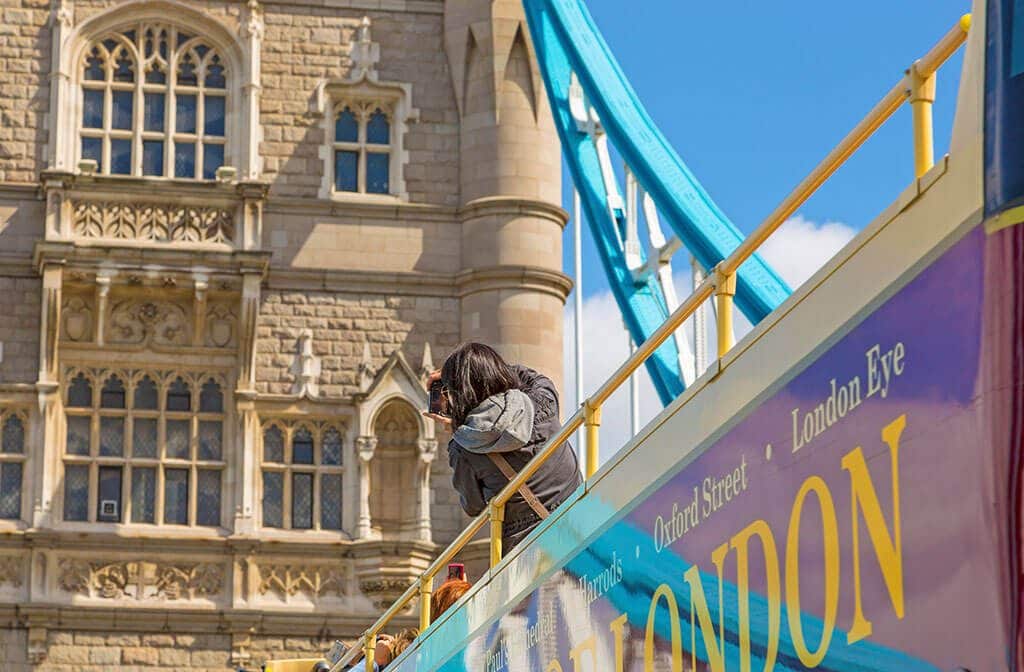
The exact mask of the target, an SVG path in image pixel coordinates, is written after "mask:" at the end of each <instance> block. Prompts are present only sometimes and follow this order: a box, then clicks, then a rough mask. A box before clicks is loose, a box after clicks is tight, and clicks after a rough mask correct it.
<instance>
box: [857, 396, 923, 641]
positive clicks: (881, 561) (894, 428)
mask: <svg viewBox="0 0 1024 672" xmlns="http://www.w3.org/2000/svg"><path fill="white" fill-rule="evenodd" d="M906 426H907V416H906V414H903V415H901V416H900V417H898V418H896V419H895V420H893V421H892V422H891V423H889V424H888V425H886V426H885V427H884V428H882V440H883V441H885V443H886V444H888V446H889V459H890V462H891V465H892V535H890V534H889V529H888V528H887V527H886V525H885V518H884V516H883V515H882V507H881V506H880V505H879V502H878V493H877V492H875V486H874V483H872V482H871V473H870V472H869V471H868V466H867V463H866V462H865V460H864V451H863V450H861V448H860V447H859V446H858V447H857V448H855V449H854V450H852V451H851V452H849V453H847V454H846V455H845V456H843V460H842V466H843V469H844V470H846V471H848V472H850V508H851V511H852V514H853V625H852V626H851V627H850V631H849V632H848V633H846V641H847V642H849V643H850V644H853V643H854V642H857V641H860V640H862V639H864V638H865V637H867V636H869V635H870V634H871V621H869V620H868V619H867V618H865V617H864V609H863V606H862V603H861V581H860V534H859V529H858V525H857V507H858V505H859V506H860V510H861V513H862V514H863V515H864V524H865V526H866V527H867V528H868V535H869V536H870V538H871V546H872V548H874V549H875V557H876V558H877V559H878V566H879V567H880V568H881V569H882V577H883V578H884V579H885V587H886V588H887V589H888V591H889V599H890V600H892V607H893V611H895V612H896V618H903V544H902V542H901V537H900V483H899V473H900V472H899V449H900V436H901V435H902V434H903V430H904V428H905V427H906Z"/></svg>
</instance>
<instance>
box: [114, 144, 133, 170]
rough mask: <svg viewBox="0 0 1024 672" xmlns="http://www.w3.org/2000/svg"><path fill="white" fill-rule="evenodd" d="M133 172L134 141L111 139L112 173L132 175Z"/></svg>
mask: <svg viewBox="0 0 1024 672" xmlns="http://www.w3.org/2000/svg"><path fill="white" fill-rule="evenodd" d="M131 173H132V141H131V140H118V139H114V138H111V140H110V174H111V175H131Z"/></svg>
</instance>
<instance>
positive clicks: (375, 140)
mask: <svg viewBox="0 0 1024 672" xmlns="http://www.w3.org/2000/svg"><path fill="white" fill-rule="evenodd" d="M391 116H392V114H391V111H390V108H389V107H388V106H387V105H382V104H376V103H360V104H357V103H354V102H343V103H341V104H340V105H338V106H337V108H336V109H335V111H334V190H335V191H336V192H353V193H362V194H389V193H391V144H392V138H391V126H392V124H391Z"/></svg>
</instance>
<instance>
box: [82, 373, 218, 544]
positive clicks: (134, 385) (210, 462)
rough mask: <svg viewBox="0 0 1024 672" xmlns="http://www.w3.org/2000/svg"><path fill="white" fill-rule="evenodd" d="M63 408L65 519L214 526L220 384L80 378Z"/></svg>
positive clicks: (212, 380)
mask: <svg viewBox="0 0 1024 672" xmlns="http://www.w3.org/2000/svg"><path fill="white" fill-rule="evenodd" d="M65 408H66V419H67V434H66V439H67V440H66V443H65V449H64V520H69V521H100V522H112V523H148V524H164V525H198V526H210V527H217V526H219V525H220V524H221V491H222V487H223V480H224V479H223V473H224V467H225V462H224V427H225V418H224V396H223V392H222V384H221V381H220V379H219V378H218V377H216V376H211V375H194V374H179V373H170V374H160V373H155V372H126V371H102V372H90V371H78V372H75V373H74V375H71V376H69V378H68V380H67V381H66V384H65Z"/></svg>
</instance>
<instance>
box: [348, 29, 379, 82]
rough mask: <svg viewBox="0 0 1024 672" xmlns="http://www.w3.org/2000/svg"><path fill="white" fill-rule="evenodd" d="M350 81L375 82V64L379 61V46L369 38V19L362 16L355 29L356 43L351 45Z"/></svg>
mask: <svg viewBox="0 0 1024 672" xmlns="http://www.w3.org/2000/svg"><path fill="white" fill-rule="evenodd" d="M351 58H352V73H351V74H350V75H349V78H350V79H351V80H352V81H359V80H361V79H364V78H366V79H369V80H370V81H373V82H375V81H377V62H378V61H380V45H379V44H377V43H375V42H374V41H373V39H372V38H371V37H370V17H368V16H364V17H363V20H362V21H360V22H359V28H357V29H356V41H355V42H354V43H353V44H352V52H351Z"/></svg>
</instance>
